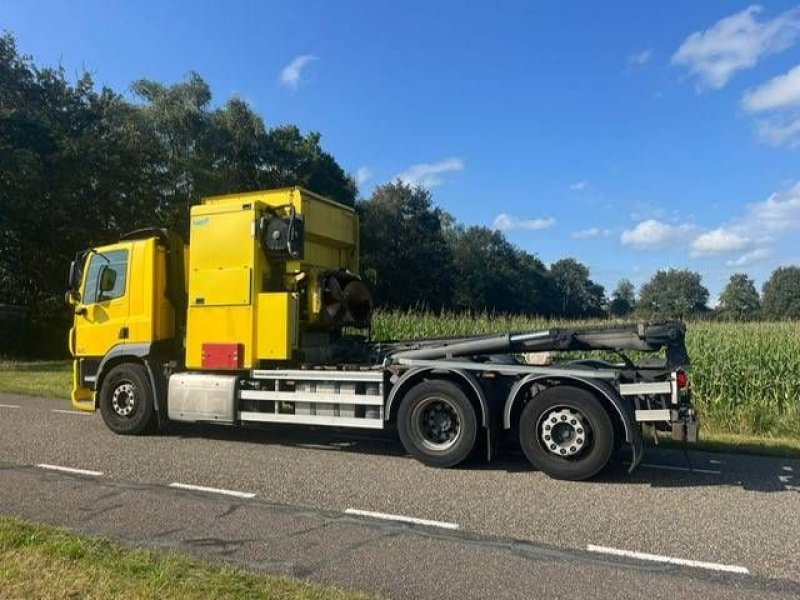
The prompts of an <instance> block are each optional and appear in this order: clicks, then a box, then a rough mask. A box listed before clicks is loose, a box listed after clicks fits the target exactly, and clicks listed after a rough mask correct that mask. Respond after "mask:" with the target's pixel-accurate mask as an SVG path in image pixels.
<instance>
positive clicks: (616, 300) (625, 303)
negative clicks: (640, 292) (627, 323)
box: [608, 279, 636, 317]
mask: <svg viewBox="0 0 800 600" xmlns="http://www.w3.org/2000/svg"><path fill="white" fill-rule="evenodd" d="M635 308H636V292H635V289H634V287H633V284H632V283H631V282H630V280H628V279H621V280H620V282H619V283H618V284H617V287H616V289H615V290H614V293H613V294H612V295H611V302H610V303H609V305H608V312H609V313H610V314H611V316H612V317H624V316H626V315H629V314H631V313H632V312H633V310H634V309H635Z"/></svg>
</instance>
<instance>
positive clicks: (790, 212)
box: [745, 181, 800, 234]
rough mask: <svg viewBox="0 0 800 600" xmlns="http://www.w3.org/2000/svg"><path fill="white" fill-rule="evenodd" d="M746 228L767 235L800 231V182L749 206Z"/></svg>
mask: <svg viewBox="0 0 800 600" xmlns="http://www.w3.org/2000/svg"><path fill="white" fill-rule="evenodd" d="M745 226H747V227H749V228H750V229H754V230H756V231H761V232H763V233H765V234H774V233H778V232H783V231H789V230H795V229H800V181H798V182H796V183H795V184H794V185H793V186H792V187H789V188H787V189H785V190H782V191H780V192H775V193H774V194H772V195H771V196H770V197H769V198H767V199H766V200H764V201H763V202H757V203H755V204H751V205H750V206H748V213H747V216H746V218H745Z"/></svg>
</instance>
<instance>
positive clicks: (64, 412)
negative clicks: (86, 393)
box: [53, 408, 94, 417]
mask: <svg viewBox="0 0 800 600" xmlns="http://www.w3.org/2000/svg"><path fill="white" fill-rule="evenodd" d="M53 412H54V413H58V414H60V415H78V416H79V417H91V416H94V413H90V412H84V411H82V410H65V409H63V408H54V409H53Z"/></svg>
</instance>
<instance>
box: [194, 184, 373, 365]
mask: <svg viewBox="0 0 800 600" xmlns="http://www.w3.org/2000/svg"><path fill="white" fill-rule="evenodd" d="M290 204H291V205H292V206H294V209H295V211H296V214H297V215H300V216H302V217H303V219H304V229H305V245H304V255H303V259H302V260H289V261H286V262H285V263H278V264H281V265H283V264H285V272H282V273H271V272H270V269H271V268H274V267H271V266H270V262H269V261H268V260H267V258H266V256H265V255H264V252H263V250H262V248H261V243H260V241H259V239H258V236H257V233H256V232H257V226H258V221H259V219H260V217H261V215H262V214H264V213H265V211H266V209H267V208H268V207H283V206H287V205H290ZM190 231H191V233H190V248H191V253H190V257H189V269H188V279H189V285H188V290H189V298H188V300H189V308H188V319H187V336H186V366H187V367H188V368H190V369H201V368H203V365H202V348H203V344H206V343H213V344H226V343H227V344H242V346H243V349H244V352H243V357H242V364H241V367H242V368H255V367H257V366H258V361H259V360H288V359H291V357H292V354H293V351H294V350H295V349H296V348H297V344H298V328H299V327H301V326H302V323H299V314H300V311H301V307H300V306H299V299H298V296H297V294H292V293H287V292H286V291H276V290H273V289H270V286H271V285H272V284H271V283H270V282H274V281H276V279H277V280H283V279H285V278H287V277H291V276H293V274H297V273H299V272H303V273H305V276H306V277H307V281H308V299H307V302H308V305H307V306H306V307H305V313H306V314H307V315H309V320H313V319H315V318H316V315H317V314H318V313H319V311H320V306H321V298H320V293H319V285H318V281H319V280H318V277H319V275H320V273H322V272H323V271H328V270H338V269H349V270H351V271H353V272H357V270H358V216H357V215H356V213H355V210H354V209H352V208H350V207H347V206H343V205H341V204H338V203H336V202H332V201H331V200H328V199H326V198H323V197H322V196H317V195H316V194H313V193H311V192H308V191H306V190H303V189H301V188H297V187H295V188H286V189H280V190H268V191H261V192H249V193H244V194H231V195H227V196H214V197H211V198H205V199H204V200H203V203H202V204H201V205H198V206H194V207H193V208H192V210H191V223H190ZM272 264H273V265H274V264H276V263H272ZM281 268H284V267H283V266H281Z"/></svg>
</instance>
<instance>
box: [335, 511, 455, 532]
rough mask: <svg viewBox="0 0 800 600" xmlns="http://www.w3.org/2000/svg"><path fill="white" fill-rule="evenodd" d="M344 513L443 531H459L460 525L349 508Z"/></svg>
mask: <svg viewBox="0 0 800 600" xmlns="http://www.w3.org/2000/svg"><path fill="white" fill-rule="evenodd" d="M344 512H345V514H348V515H357V516H359V517H370V518H373V519H383V520H385V521H400V522H401V523H413V524H414V525H427V526H429V527H441V528H442V529H458V523H447V522H446V521H431V520H430V519H418V518H416V517H406V516H403V515H390V514H387V513H382V512H373V511H371V510H358V509H357V508H348V509H347V510H346V511H344Z"/></svg>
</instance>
